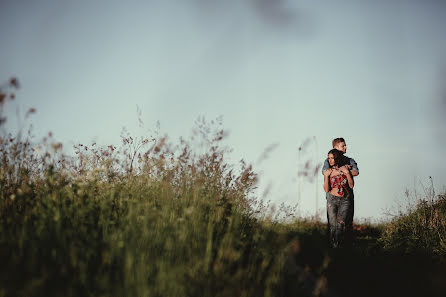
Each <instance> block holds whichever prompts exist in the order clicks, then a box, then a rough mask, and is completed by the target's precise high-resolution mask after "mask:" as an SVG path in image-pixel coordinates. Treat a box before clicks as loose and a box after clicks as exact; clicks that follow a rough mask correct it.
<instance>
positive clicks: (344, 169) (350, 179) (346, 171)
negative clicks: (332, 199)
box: [340, 166, 355, 189]
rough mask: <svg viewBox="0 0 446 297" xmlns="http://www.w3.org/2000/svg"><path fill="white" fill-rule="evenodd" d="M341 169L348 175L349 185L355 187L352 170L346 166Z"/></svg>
mask: <svg viewBox="0 0 446 297" xmlns="http://www.w3.org/2000/svg"><path fill="white" fill-rule="evenodd" d="M340 169H341V171H342V172H344V174H345V176H347V180H348V186H349V187H350V189H353V187H354V186H355V182H354V181H353V178H352V176H351V174H350V171H349V170H348V169H347V168H346V167H345V166H342V167H341V168H340Z"/></svg>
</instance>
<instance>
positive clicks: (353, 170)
mask: <svg viewBox="0 0 446 297" xmlns="http://www.w3.org/2000/svg"><path fill="white" fill-rule="evenodd" d="M350 166H351V167H352V168H351V169H350V171H351V173H352V175H353V176H358V175H359V169H358V163H356V161H355V159H353V158H350Z"/></svg>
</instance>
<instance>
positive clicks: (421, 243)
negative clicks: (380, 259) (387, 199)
mask: <svg viewBox="0 0 446 297" xmlns="http://www.w3.org/2000/svg"><path fill="white" fill-rule="evenodd" d="M412 195H415V193H414V194H411V193H410V192H409V191H406V197H407V199H409V200H413V199H414V198H415V203H414V204H409V206H408V208H407V210H406V211H404V212H400V213H399V214H398V215H396V216H395V217H394V218H393V219H392V220H391V221H390V222H389V223H387V224H386V227H385V228H384V231H383V233H382V235H381V238H380V240H379V242H380V243H381V244H382V246H383V247H384V248H385V249H387V250H390V251H393V252H398V253H403V254H419V253H422V254H426V255H431V256H436V257H444V256H446V194H444V193H443V194H440V195H435V192H434V188H433V185H432V186H431V187H429V188H425V189H424V196H423V197H419V196H418V195H415V196H416V197H411V196H412Z"/></svg>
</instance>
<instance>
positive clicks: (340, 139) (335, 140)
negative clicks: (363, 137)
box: [332, 137, 345, 147]
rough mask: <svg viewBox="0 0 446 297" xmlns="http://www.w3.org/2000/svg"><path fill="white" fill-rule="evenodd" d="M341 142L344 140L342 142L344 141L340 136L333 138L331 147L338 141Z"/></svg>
mask: <svg viewBox="0 0 446 297" xmlns="http://www.w3.org/2000/svg"><path fill="white" fill-rule="evenodd" d="M341 142H344V143H345V140H344V138H342V137H338V138H335V139H333V142H332V145H333V147H335V146H337V145H338V143H341Z"/></svg>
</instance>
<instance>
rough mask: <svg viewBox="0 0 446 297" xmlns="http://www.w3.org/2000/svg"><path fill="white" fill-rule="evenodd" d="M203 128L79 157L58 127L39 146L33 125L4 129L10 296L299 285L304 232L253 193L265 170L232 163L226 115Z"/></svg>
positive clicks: (1, 288) (230, 291)
mask: <svg viewBox="0 0 446 297" xmlns="http://www.w3.org/2000/svg"><path fill="white" fill-rule="evenodd" d="M17 88H18V84H17V81H16V80H12V79H11V81H10V82H9V84H7V85H5V86H2V88H0V94H1V96H2V97H1V98H2V101H1V107H2V109H1V112H2V113H1V115H2V116H3V106H4V104H5V103H6V100H7V98H9V97H11V98H12V97H13V96H11V95H10V94H9V93H13V92H14V91H15V90H16V89H17ZM34 111H35V110H34V109H32V110H30V112H29V113H32V112H34ZM2 118H4V119H5V120H6V117H2ZM3 122H4V121H3ZM3 122H2V123H3ZM2 128H4V126H2ZM3 130H4V129H3ZM196 131H197V133H196V136H195V137H196V138H198V144H199V146H195V147H194V145H193V142H192V141H191V140H189V141H187V140H184V139H181V140H180V141H179V143H177V144H172V143H170V142H169V141H170V140H169V139H168V138H167V136H155V137H153V136H148V137H146V138H134V137H132V136H131V135H130V134H128V133H124V134H123V135H122V145H121V146H120V147H119V148H118V147H117V146H114V145H110V146H104V147H101V146H98V145H96V144H92V145H89V146H86V145H83V144H79V145H76V146H75V147H74V149H75V151H76V154H75V156H67V155H65V154H63V151H62V144H60V143H58V142H55V141H54V140H52V138H51V135H50V136H49V137H48V138H46V139H43V140H42V141H40V142H35V141H31V137H30V135H31V134H30V133H28V134H26V135H25V134H22V132H23V130H20V131H19V132H18V133H17V134H16V135H12V134H11V133H8V132H7V131H3V134H2V136H1V138H0V154H1V163H0V170H1V177H0V186H1V188H0V261H1V263H2V268H1V269H0V275H1V277H0V296H41V295H45V296H61V295H64V296H278V295H281V294H283V292H285V291H284V290H288V288H286V287H285V289H284V284H283V277H282V276H283V273H284V267H285V262H286V261H288V262H289V261H290V259H292V261H291V262H292V263H294V264H293V265H294V266H293V267H300V266H299V265H300V264H297V262H296V261H295V258H293V257H295V256H296V253H295V252H294V253H293V252H291V253H290V252H289V251H290V249H291V250H295V246H296V244H299V242H298V241H297V242H296V239H295V238H294V245H291V247H290V244H289V243H290V242H291V239H293V237H295V235H296V234H297V233H296V229H297V228H295V227H291V225H290V226H286V225H281V224H279V223H278V222H276V221H273V220H271V219H268V215H267V207H266V206H265V205H264V204H262V203H259V202H258V201H257V200H256V199H255V197H253V195H252V191H253V190H254V189H255V186H256V180H257V175H256V174H255V173H254V171H253V169H252V167H251V166H250V165H247V164H245V163H244V162H243V161H242V162H241V163H240V164H239V165H238V166H230V165H228V164H227V163H226V162H225V154H226V153H227V149H226V148H224V147H222V145H221V140H222V139H223V137H224V132H223V130H221V129H220V126H219V124H218V122H217V123H208V122H206V121H205V120H204V119H203V118H200V119H199V120H198V121H197V127H196ZM195 143H197V142H195ZM321 234H322V233H321ZM293 247H294V248H293ZM290 257H291V258H290ZM302 261H303V260H302ZM302 261H301V262H302ZM302 263H303V262H302ZM288 266H289V263H288ZM312 267H313V271H316V269H317V267H318V265H313V266H312ZM308 269H310V268H308ZM308 269H307V273H308ZM287 275H295V276H296V273H295V272H291V274H290V272H288V273H287ZM304 282H305V278H304V280H302V281H299V280H297V281H296V280H294V283H295V284H298V285H297V287H295V288H293V290H294V291H293V292H296V290H300V291H301V292H306V294H310V293H311V292H313V289H312V288H313V287H311V286H308V285H307V286H305V285H304ZM300 284H302V285H300ZM312 284H313V285H314V284H315V281H313V283H312ZM319 289H320V288H319Z"/></svg>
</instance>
